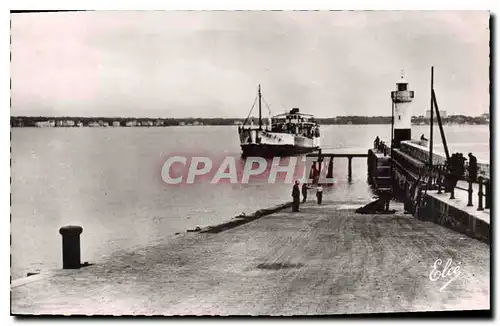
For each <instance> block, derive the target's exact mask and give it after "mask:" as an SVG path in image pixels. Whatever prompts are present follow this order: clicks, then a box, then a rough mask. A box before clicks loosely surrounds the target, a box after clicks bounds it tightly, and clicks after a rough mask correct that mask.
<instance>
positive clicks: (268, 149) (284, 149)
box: [241, 144, 319, 157]
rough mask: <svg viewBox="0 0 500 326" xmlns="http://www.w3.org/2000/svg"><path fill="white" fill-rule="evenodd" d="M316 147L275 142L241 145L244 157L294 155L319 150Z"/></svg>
mask: <svg viewBox="0 0 500 326" xmlns="http://www.w3.org/2000/svg"><path fill="white" fill-rule="evenodd" d="M318 149H319V146H316V147H301V146H296V145H286V144H284V145H274V144H272V145H271V144H244V145H241V150H242V154H241V155H242V156H243V157H251V156H256V157H276V156H294V155H300V154H305V153H311V152H314V151H317V150H318Z"/></svg>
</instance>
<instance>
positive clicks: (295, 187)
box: [292, 181, 300, 212]
mask: <svg viewBox="0 0 500 326" xmlns="http://www.w3.org/2000/svg"><path fill="white" fill-rule="evenodd" d="M292 198H293V206H292V212H298V211H299V205H300V189H299V181H295V184H294V185H293V189H292Z"/></svg>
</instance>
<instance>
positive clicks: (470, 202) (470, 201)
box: [467, 177, 472, 206]
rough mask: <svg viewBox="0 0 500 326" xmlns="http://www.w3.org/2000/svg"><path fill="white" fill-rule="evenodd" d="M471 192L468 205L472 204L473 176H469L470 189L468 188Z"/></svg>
mask: <svg viewBox="0 0 500 326" xmlns="http://www.w3.org/2000/svg"><path fill="white" fill-rule="evenodd" d="M467 192H468V193H469V198H468V199H469V200H468V202H467V206H472V178H471V177H469V189H468V190H467Z"/></svg>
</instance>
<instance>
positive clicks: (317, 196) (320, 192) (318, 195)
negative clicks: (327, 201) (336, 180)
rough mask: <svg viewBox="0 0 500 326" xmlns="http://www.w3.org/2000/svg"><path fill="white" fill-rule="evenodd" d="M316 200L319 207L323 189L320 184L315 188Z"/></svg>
mask: <svg viewBox="0 0 500 326" xmlns="http://www.w3.org/2000/svg"><path fill="white" fill-rule="evenodd" d="M316 198H317V199H318V205H321V202H322V201H323V187H322V186H321V185H320V184H318V187H317V188H316Z"/></svg>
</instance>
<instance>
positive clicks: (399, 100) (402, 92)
mask: <svg viewBox="0 0 500 326" xmlns="http://www.w3.org/2000/svg"><path fill="white" fill-rule="evenodd" d="M413 95H414V94H413V91H410V90H409V89H408V82H407V81H406V80H405V79H404V76H403V72H401V78H400V79H399V80H398V81H397V82H396V90H395V91H392V92H391V98H392V107H393V119H394V138H393V139H394V143H393V147H394V148H399V145H400V143H401V141H403V140H410V139H411V111H410V104H411V101H412V100H413Z"/></svg>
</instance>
